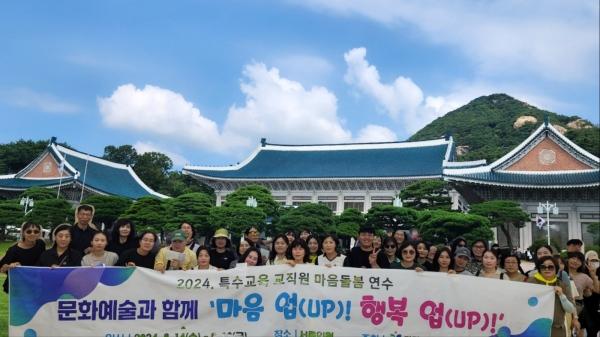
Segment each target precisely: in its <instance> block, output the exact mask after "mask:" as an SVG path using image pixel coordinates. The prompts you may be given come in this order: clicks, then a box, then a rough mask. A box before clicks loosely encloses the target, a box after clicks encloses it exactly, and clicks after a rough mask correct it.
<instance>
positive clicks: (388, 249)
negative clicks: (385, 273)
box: [383, 237, 400, 268]
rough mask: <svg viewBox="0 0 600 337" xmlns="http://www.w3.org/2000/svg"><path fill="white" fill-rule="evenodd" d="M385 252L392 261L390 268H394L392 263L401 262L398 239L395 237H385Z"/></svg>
mask: <svg viewBox="0 0 600 337" xmlns="http://www.w3.org/2000/svg"><path fill="white" fill-rule="evenodd" d="M383 253H384V255H385V257H386V258H387V259H388V261H389V262H390V268H392V267H391V266H392V264H398V263H400V259H399V258H398V254H397V253H398V244H397V243H396V239H394V238H393V237H389V238H385V239H384V240H383Z"/></svg>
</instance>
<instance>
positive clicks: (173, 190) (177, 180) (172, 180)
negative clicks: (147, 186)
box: [158, 172, 215, 204]
mask: <svg viewBox="0 0 600 337" xmlns="http://www.w3.org/2000/svg"><path fill="white" fill-rule="evenodd" d="M158 192H160V193H162V194H165V195H169V196H172V197H177V196H180V195H182V194H188V193H195V192H199V193H204V194H206V195H208V196H210V198H211V199H212V203H213V204H214V203H215V191H214V190H213V189H212V188H211V187H210V186H208V185H206V184H203V183H202V182H200V181H199V180H197V179H194V178H193V177H191V176H189V175H185V174H182V173H181V172H169V173H168V175H167V180H166V182H165V183H164V184H163V185H162V186H161V188H160V189H159V190H158Z"/></svg>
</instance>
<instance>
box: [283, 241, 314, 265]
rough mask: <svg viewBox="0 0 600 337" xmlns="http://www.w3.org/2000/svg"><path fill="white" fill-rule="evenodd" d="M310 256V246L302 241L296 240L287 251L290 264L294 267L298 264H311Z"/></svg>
mask: <svg viewBox="0 0 600 337" xmlns="http://www.w3.org/2000/svg"><path fill="white" fill-rule="evenodd" d="M308 254H309V252H308V245H307V244H306V242H305V241H304V240H302V239H296V240H294V242H292V244H290V246H289V247H288V250H287V258H288V260H289V261H288V264H289V265H291V266H292V267H293V266H295V265H297V264H304V263H309V262H310V259H309V257H308Z"/></svg>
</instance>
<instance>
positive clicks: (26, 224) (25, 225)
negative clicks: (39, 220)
mask: <svg viewBox="0 0 600 337" xmlns="http://www.w3.org/2000/svg"><path fill="white" fill-rule="evenodd" d="M29 228H37V229H39V230H40V232H41V231H42V226H40V225H38V224H36V223H33V222H29V221H25V222H23V224H22V225H21V241H25V231H26V230H28V229H29Z"/></svg>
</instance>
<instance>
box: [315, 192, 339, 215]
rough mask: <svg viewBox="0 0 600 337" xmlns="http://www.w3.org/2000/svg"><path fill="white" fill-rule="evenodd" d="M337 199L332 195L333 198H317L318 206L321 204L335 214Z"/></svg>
mask: <svg viewBox="0 0 600 337" xmlns="http://www.w3.org/2000/svg"><path fill="white" fill-rule="evenodd" d="M337 199H338V197H337V196H335V195H333V196H320V197H319V198H318V201H319V204H323V205H325V206H327V207H329V209H330V210H331V211H332V212H336V211H337Z"/></svg>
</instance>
